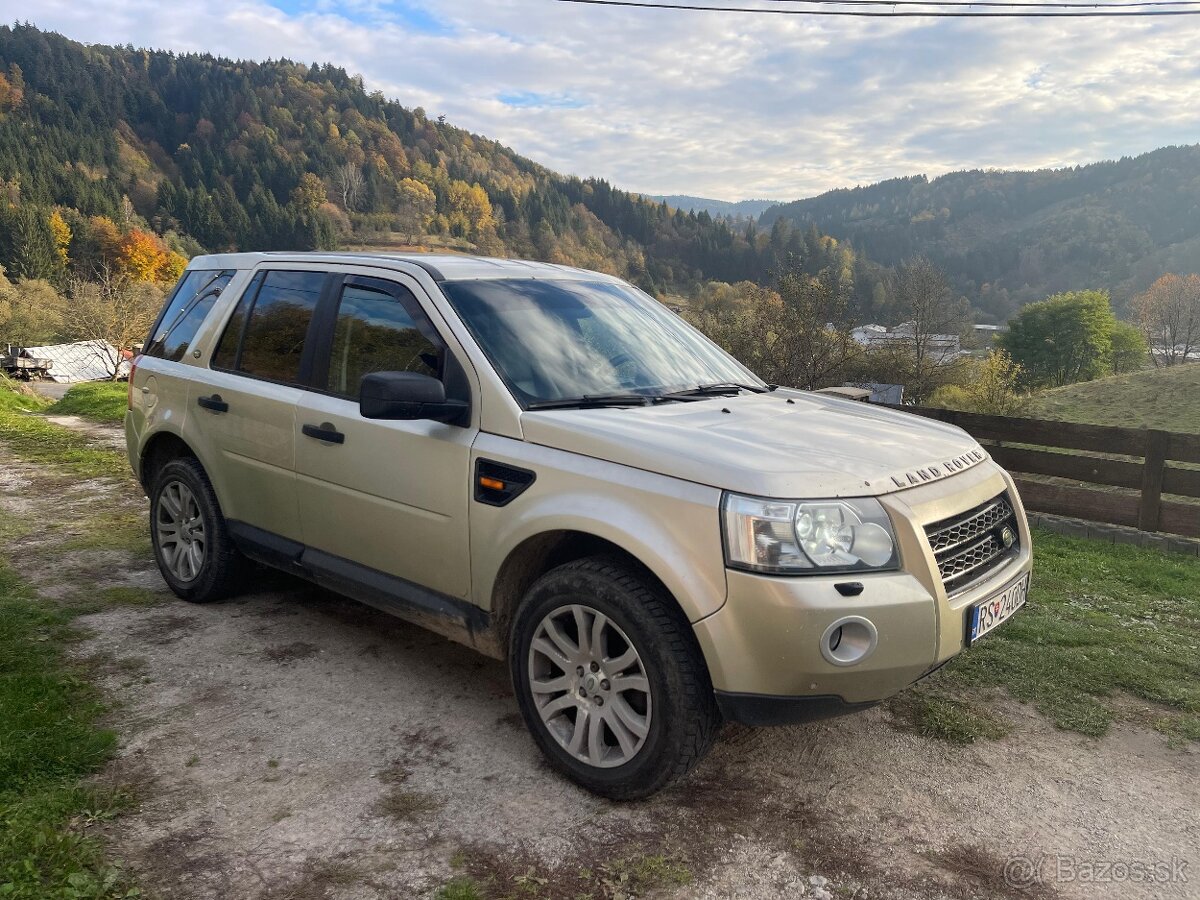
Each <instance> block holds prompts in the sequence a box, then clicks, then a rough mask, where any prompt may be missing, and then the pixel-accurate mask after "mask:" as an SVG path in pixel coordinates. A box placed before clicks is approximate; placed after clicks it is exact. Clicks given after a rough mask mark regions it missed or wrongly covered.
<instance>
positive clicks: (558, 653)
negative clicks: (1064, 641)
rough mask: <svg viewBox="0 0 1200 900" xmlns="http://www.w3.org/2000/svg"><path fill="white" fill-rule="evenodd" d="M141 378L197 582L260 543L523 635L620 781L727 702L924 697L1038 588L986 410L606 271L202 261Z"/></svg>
mask: <svg viewBox="0 0 1200 900" xmlns="http://www.w3.org/2000/svg"><path fill="white" fill-rule="evenodd" d="M129 396H130V403H129V413H128V415H127V417H126V421H125V431H126V436H127V439H128V446H129V459H130V462H131V464H132V466H133V469H134V472H135V473H136V474H137V475H138V477H139V478H140V479H141V482H142V484H144V485H145V487H146V490H147V493H148V495H149V497H150V529H151V535H152V538H153V544H154V552H155V555H156V557H157V560H158V565H159V568H160V569H161V570H162V575H163V578H165V579H166V581H167V583H168V584H169V585H170V586H171V589H172V590H173V591H174V592H175V593H176V594H178V595H179V596H180V597H182V598H184V599H185V600H190V601H193V602H198V603H202V602H207V601H210V600H216V599H218V598H221V597H223V596H226V595H228V594H229V593H230V592H231V591H234V590H236V589H237V588H238V587H239V586H240V585H241V584H242V567H243V565H244V563H245V561H246V560H247V559H251V560H257V561H258V562H261V563H266V564H267V565H270V566H274V567H276V568H279V569H282V570H284V571H286V572H291V573H294V574H296V575H299V576H301V577H303V578H307V579H309V580H311V581H314V582H316V583H317V584H319V585H322V586H324V587H327V588H329V589H331V590H333V591H337V592H338V593H341V594H345V595H347V596H349V597H354V598H356V599H358V600H361V601H363V602H366V603H369V604H371V605H373V606H377V607H379V608H381V609H384V610H386V611H388V612H391V613H395V614H396V615H398V616H402V617H404V618H406V619H410V620H412V621H414V622H417V623H419V624H421V625H423V626H425V627H428V628H431V629H434V630H436V631H438V632H440V633H442V634H445V635H448V636H450V637H452V638H454V639H455V640H458V641H461V642H462V643H464V644H467V645H468V646H471V647H474V648H475V649H477V650H480V651H482V652H484V653H487V654H489V655H492V656H495V657H498V658H501V659H505V660H507V661H508V665H509V668H510V670H511V673H512V680H513V685H514V688H515V691H516V695H517V702H518V703H519V705H520V708H521V712H522V714H523V715H524V717H525V722H526V724H527V725H528V726H529V730H530V732H531V733H532V735H533V738H534V740H535V741H536V742H537V744H538V745H539V747H540V748H541V749H542V751H543V752H544V753H545V755H546V757H547V758H548V759H549V761H550V762H551V764H552V765H553V766H554V767H555V768H556V769H558V770H559V771H560V772H563V773H564V774H566V775H567V776H568V777H570V778H572V779H574V780H575V781H577V782H579V783H580V784H582V785H584V786H585V787H587V788H589V789H591V790H593V791H595V792H597V793H600V794H603V795H605V796H609V797H614V798H632V797H642V796H645V795H647V794H650V793H652V792H654V791H656V790H658V789H659V788H661V787H663V786H664V785H665V784H667V783H668V782H669V781H671V780H672V779H673V778H676V777H678V776H680V775H682V774H683V773H684V772H686V771H687V770H688V769H690V768H691V767H692V766H694V765H695V764H696V763H697V762H698V761H699V760H700V759H701V757H703V756H704V754H705V752H706V751H707V750H708V748H709V747H710V745H711V744H712V742H713V740H714V738H715V736H716V733H717V730H718V727H719V725H720V723H721V722H722V721H723V720H729V721H736V722H743V723H748V724H752V725H767V724H775V723H786V722H797V721H801V720H804V719H809V718H813V717H819V716H829V715H833V714H836V713H840V712H844V711H848V710H854V709H858V708H861V707H864V706H868V705H870V704H872V703H875V702H878V701H879V700H881V699H883V698H886V697H888V696H890V695H892V694H895V693H896V692H898V691H900V690H902V689H903V688H904V687H906V686H907V685H910V684H912V683H913V682H915V681H917V680H918V679H920V678H921V677H922V676H924V675H926V674H928V673H929V672H931V671H932V670H934V669H936V668H937V667H938V666H940V665H941V664H942V663H944V662H946V660H948V659H950V658H951V657H953V656H955V655H956V654H958V653H960V652H961V651H962V650H963V649H964V648H966V647H969V646H970V645H971V643H972V642H973V641H975V640H978V639H979V638H981V637H983V635H984V634H986V633H987V632H989V631H991V630H992V629H993V628H995V627H996V626H997V625H999V624H1000V623H1001V622H1003V621H1004V620H1005V619H1007V618H1008V617H1009V616H1011V615H1012V614H1013V613H1014V612H1015V611H1016V610H1017V609H1019V608H1020V607H1021V605H1022V604H1023V603H1024V602H1025V595H1026V591H1027V589H1028V585H1029V572H1030V565H1031V555H1030V542H1029V531H1028V528H1027V526H1026V521H1025V514H1024V510H1023V509H1022V507H1021V501H1020V498H1019V497H1018V496H1017V492H1016V490H1015V489H1014V487H1013V482H1012V480H1011V479H1010V478H1009V477H1008V475H1007V474H1006V473H1005V472H1004V471H1003V470H1001V469H1000V468H999V467H998V466H997V465H995V463H993V462H992V461H991V459H990V458H989V456H988V455H987V453H986V452H985V451H984V450H983V449H981V448H980V446H979V445H978V444H977V443H976V442H975V441H973V440H972V439H971V438H970V437H969V436H967V435H966V434H965V433H963V432H962V431H960V430H958V429H956V428H952V427H949V426H947V425H943V424H939V423H936V422H932V421H928V420H925V419H921V418H918V417H916V416H911V415H908V414H905V413H900V412H893V411H891V410H886V409H878V408H874V407H871V406H868V405H865V404H860V403H852V402H848V401H845V400H841V399H837V398H833V397H826V396H822V395H815V394H811V393H806V392H802V391H795V390H789V389H786V388H779V387H776V386H774V385H768V384H765V383H764V382H762V381H761V380H760V379H759V378H757V377H756V376H755V375H754V374H753V373H752V372H750V371H749V370H748V369H746V368H745V367H744V366H742V365H741V364H740V363H738V362H737V361H736V360H734V359H733V358H731V357H730V356H729V355H728V354H726V353H725V352H724V351H722V350H721V349H720V348H718V347H717V346H715V345H714V344H713V343H711V342H710V341H709V340H708V339H706V338H705V337H704V336H703V335H701V334H699V333H698V332H697V331H695V330H694V329H692V328H691V327H689V326H688V325H687V324H685V323H684V322H683V321H682V320H681V319H680V318H678V317H677V316H676V315H674V314H673V313H672V312H670V311H669V310H668V309H667V308H666V307H664V306H662V305H661V304H659V303H658V302H656V301H655V300H653V299H652V298H650V297H649V296H647V295H646V294H644V293H642V292H641V291H639V290H637V289H636V288H633V287H631V286H630V285H628V284H626V283H625V282H623V281H620V280H618V279H616V278H612V277H609V276H606V275H600V274H597V273H595V272H586V271H581V270H578V269H570V268H565V267H562V266H553V265H546V264H541V263H530V262H518V261H512V260H496V259H478V258H470V257H457V256H454V257H451V256H407V257H405V256H385V255H374V254H373V255H366V254H363V255H357V254H332V253H321V254H290V253H289V254H275V253H238V254H228V255H214V256H202V257H198V258H196V259H194V260H193V261H192V263H191V265H190V266H189V267H188V270H187V271H186V272H185V273H184V276H183V278H182V279H181V281H180V282H179V285H178V286H177V287H176V289H175V291H174V292H173V293H172V295H171V297H170V298H169V299H168V301H167V303H166V305H165V307H164V309H163V311H162V314H161V315H160V317H159V320H158V323H157V324H156V325H155V326H154V330H153V332H152V333H151V335H150V338H149V340H148V341H147V343H146V346H145V350H144V353H143V354H142V355H141V356H140V357H139V358H138V359H137V361H136V367H135V370H134V372H133V374H132V375H131V376H130V390H129Z"/></svg>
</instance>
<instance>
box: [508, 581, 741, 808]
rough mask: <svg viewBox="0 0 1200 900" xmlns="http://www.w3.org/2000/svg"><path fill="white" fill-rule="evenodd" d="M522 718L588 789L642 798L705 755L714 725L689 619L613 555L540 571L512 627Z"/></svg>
mask: <svg viewBox="0 0 1200 900" xmlns="http://www.w3.org/2000/svg"><path fill="white" fill-rule="evenodd" d="M509 660H510V666H511V669H512V675H513V683H514V685H515V686H516V690H517V700H518V703H519V704H520V707H521V713H522V715H523V717H524V719H525V723H526V725H527V726H528V727H529V730H530V731H531V732H532V734H533V737H534V740H535V741H536V742H537V744H538V746H539V747H540V748H541V750H542V752H543V753H544V754H545V755H546V757H547V759H548V760H549V761H550V763H551V764H552V765H553V766H554V767H555V768H556V769H558V770H559V771H560V772H562V773H563V774H565V775H567V777H569V778H571V779H572V780H574V781H576V782H578V783H579V784H580V785H582V786H583V787H585V788H587V789H588V790H590V791H593V792H595V793H597V794H601V795H603V796H606V797H611V798H613V799H618V800H627V799H635V798H638V797H645V796H648V795H650V794H653V793H654V792H655V791H658V790H660V789H661V788H662V787H664V786H665V785H667V784H668V783H670V782H671V781H672V780H674V779H675V778H678V777H680V776H681V775H683V774H684V773H685V772H687V771H688V770H689V769H691V768H692V767H693V766H694V765H695V764H696V763H698V762H699V761H700V759H701V758H703V756H704V754H705V753H707V751H708V749H709V747H710V746H711V745H712V741H713V739H714V738H715V736H716V732H717V729H718V726H719V723H720V717H719V714H718V712H717V708H716V703H715V701H714V699H713V693H712V685H711V683H710V682H709V679H708V673H707V670H706V668H705V666H704V661H703V658H702V657H701V654H700V650H699V647H698V646H697V645H696V642H695V638H694V636H693V635H692V631H691V626H690V625H689V623H688V622H687V620H686V619H685V618H684V616H683V614H682V613H681V612H680V611H679V609H678V607H677V606H675V604H674V603H673V602H672V601H670V600H669V599H668V598H665V597H663V596H661V595H660V593H659V592H658V591H657V590H656V589H655V588H654V587H653V586H651V584H650V583H649V579H646V578H645V577H644V576H643V575H642V574H641V573H640V572H638V571H637V570H636V569H635V568H634V567H632V566H630V565H628V564H627V563H625V562H624V561H621V560H616V559H585V560H579V561H577V562H572V563H568V564H566V565H564V566H560V567H559V568H557V569H554V570H553V571H551V572H549V573H547V574H546V575H544V576H543V577H542V578H540V579H539V580H538V581H537V582H536V583H535V584H534V585H533V587H532V588H530V590H529V593H528V594H527V595H526V597H525V599H524V601H523V602H522V605H521V608H520V610H519V611H518V613H517V618H516V621H515V623H514V628H513V638H512V646H511V648H510V655H509Z"/></svg>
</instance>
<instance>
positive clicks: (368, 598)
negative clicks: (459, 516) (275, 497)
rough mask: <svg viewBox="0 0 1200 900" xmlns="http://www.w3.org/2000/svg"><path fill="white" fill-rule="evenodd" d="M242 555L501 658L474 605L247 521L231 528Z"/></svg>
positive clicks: (487, 618) (232, 523)
mask: <svg viewBox="0 0 1200 900" xmlns="http://www.w3.org/2000/svg"><path fill="white" fill-rule="evenodd" d="M227 525H228V528H229V535H230V537H232V538H233V542H234V544H236V545H237V548H238V550H240V551H241V552H242V553H244V554H245V555H246V556H248V557H250V558H251V559H253V560H255V561H257V562H260V563H263V564H264V565H267V566H270V567H272V568H275V569H280V570H282V571H284V572H287V573H289V574H292V575H299V576H300V577H301V578H305V579H307V580H308V581H311V582H313V583H315V584H318V585H320V586H321V587H323V588H327V589H328V590H331V591H333V592H335V593H338V594H341V595H342V596H345V597H350V598H351V599H353V600H357V601H359V602H360V603H365V604H367V605H368V606H373V607H375V608H376V609H379V610H382V611H383V612H386V613H388V614H390V615H393V616H396V617H397V618H401V619H404V620H405V621H408V622H412V623H413V624H415V625H420V626H421V627H422V628H427V629H429V630H430V631H434V632H436V633H438V634H440V635H443V636H444V637H448V638H450V639H451V640H454V641H458V642H459V643H462V644H466V645H467V646H468V647H472V648H474V649H476V650H479V651H481V652H483V653H486V654H488V655H489V656H499V653H498V651H497V649H496V648H497V642H496V641H495V640H494V639H493V636H492V631H491V615H490V614H489V613H488V612H487V611H486V610H483V609H480V608H479V607H478V606H475V605H474V604H473V603H468V602H467V601H465V600H460V599H459V598H457V597H451V596H449V595H448V594H442V593H439V592H438V591H431V590H429V589H428V588H425V587H422V586H421V585H419V584H416V583H414V582H412V581H408V580H406V579H404V578H399V577H397V576H395V575H389V574H388V573H386V572H380V571H379V570H378V569H372V568H368V567H367V566H364V565H361V564H359V563H356V562H353V561H352V560H348V559H345V558H343V557H340V556H334V555H333V554H331V553H326V552H324V551H322V550H316V549H314V548H312V547H308V546H306V545H304V544H302V543H300V542H298V541H293V540H291V539H289V538H285V537H280V536H279V535H277V534H274V533H273V532H270V531H264V530H263V529H261V528H256V527H255V526H253V525H247V524H246V523H245V522H238V521H230V522H228V523H227Z"/></svg>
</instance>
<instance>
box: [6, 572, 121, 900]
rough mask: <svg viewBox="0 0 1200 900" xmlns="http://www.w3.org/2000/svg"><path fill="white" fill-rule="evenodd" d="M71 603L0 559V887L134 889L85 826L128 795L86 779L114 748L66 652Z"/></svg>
mask: <svg viewBox="0 0 1200 900" xmlns="http://www.w3.org/2000/svg"><path fill="white" fill-rule="evenodd" d="M72 616H73V613H72V612H71V611H69V610H67V609H64V608H62V607H59V606H56V605H54V604H50V603H45V602H43V601H40V600H39V599H38V598H37V597H36V595H35V594H34V592H33V591H32V590H31V589H30V588H29V587H28V586H27V585H25V584H24V583H23V582H22V581H21V580H20V579H18V578H17V577H16V576H15V575H14V574H13V572H12V571H11V570H10V569H9V568H8V567H7V566H4V565H2V564H0V897H4V898H29V900H35V898H36V900H52V898H63V900H66V898H113V897H131V896H137V892H136V891H135V890H133V889H132V888H130V887H129V885H128V884H127V883H126V881H125V879H124V877H123V875H122V873H121V871H120V870H119V869H117V868H116V867H114V866H112V865H111V864H109V863H108V862H107V861H106V860H105V856H104V849H103V847H102V845H101V844H100V842H99V841H98V840H96V839H94V838H92V837H91V836H89V834H88V833H87V826H88V825H90V824H91V823H93V822H96V821H101V820H103V819H105V818H108V817H110V816H112V815H114V814H115V813H116V812H117V811H119V809H120V808H121V806H122V805H123V804H124V802H125V798H123V797H121V796H120V795H114V794H112V793H111V792H108V793H106V792H104V791H100V790H96V789H93V788H89V787H87V786H86V785H85V784H84V783H83V781H82V780H83V779H85V778H86V777H87V776H88V775H90V774H91V773H93V772H95V771H96V770H97V769H99V768H100V766H101V765H103V764H104V762H105V760H107V759H108V757H109V755H110V754H111V753H112V750H113V747H114V745H115V742H116V739H115V737H114V735H113V734H112V733H111V732H109V731H106V730H103V729H101V728H99V727H98V726H97V720H98V719H99V717H100V715H101V714H102V713H103V712H104V710H105V706H104V703H103V700H102V699H101V697H100V695H99V693H98V692H97V690H96V689H95V688H94V687H92V686H91V685H90V684H89V683H88V682H87V681H86V680H85V679H84V678H83V677H82V673H81V672H80V671H79V670H78V669H77V668H76V667H74V666H72V665H71V664H70V663H69V662H68V661H67V659H66V658H65V655H64V652H65V648H66V646H67V645H68V644H70V643H71V642H72V641H74V640H75V639H76V637H77V635H76V633H75V632H74V631H73V630H72V628H71V624H70V623H71V618H72Z"/></svg>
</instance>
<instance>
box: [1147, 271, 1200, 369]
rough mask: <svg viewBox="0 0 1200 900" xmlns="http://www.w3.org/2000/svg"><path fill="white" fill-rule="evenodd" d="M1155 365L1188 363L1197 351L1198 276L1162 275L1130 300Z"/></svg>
mask: <svg viewBox="0 0 1200 900" xmlns="http://www.w3.org/2000/svg"><path fill="white" fill-rule="evenodd" d="M1133 309H1134V312H1135V313H1136V314H1137V318H1138V325H1139V326H1141V329H1142V333H1143V334H1144V335H1145V336H1146V341H1147V342H1148V343H1149V344H1150V358H1151V359H1153V360H1154V364H1155V365H1156V366H1174V365H1177V364H1179V363H1183V362H1187V361H1188V359H1189V358H1190V356H1191V354H1193V353H1194V352H1196V351H1197V350H1200V275H1188V276H1186V277H1182V276H1179V275H1164V276H1163V277H1162V278H1160V279H1158V281H1156V282H1154V284H1152V285H1150V288H1149V289H1148V290H1147V291H1146V292H1145V293H1144V294H1139V295H1138V296H1136V297H1134V298H1133Z"/></svg>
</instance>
